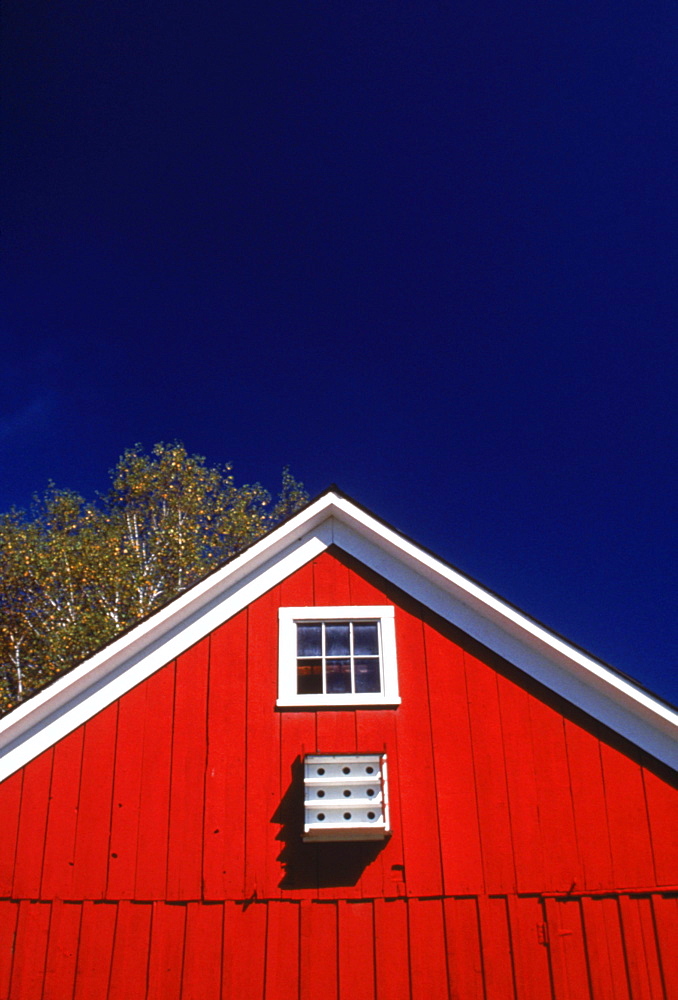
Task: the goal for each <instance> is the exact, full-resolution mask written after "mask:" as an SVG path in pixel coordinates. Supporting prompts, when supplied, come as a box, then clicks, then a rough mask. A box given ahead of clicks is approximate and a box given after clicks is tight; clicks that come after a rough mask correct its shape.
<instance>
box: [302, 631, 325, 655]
mask: <svg viewBox="0 0 678 1000" xmlns="http://www.w3.org/2000/svg"><path fill="white" fill-rule="evenodd" d="M322 628H323V627H322V625H297V656H321V655H322Z"/></svg>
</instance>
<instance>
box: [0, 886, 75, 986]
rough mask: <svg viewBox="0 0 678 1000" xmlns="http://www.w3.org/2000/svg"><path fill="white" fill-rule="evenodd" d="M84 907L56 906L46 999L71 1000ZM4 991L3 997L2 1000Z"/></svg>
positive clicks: (47, 963)
mask: <svg viewBox="0 0 678 1000" xmlns="http://www.w3.org/2000/svg"><path fill="white" fill-rule="evenodd" d="M81 915H82V903H64V902H62V901H61V900H59V899H55V900H54V901H53V902H52V919H51V920H50V925H49V944H48V946H47V962H46V966H45V985H44V997H45V998H46V1000H47V998H51V997H54V998H58V1000H71V998H72V996H73V990H74V989H75V968H76V962H77V958H78V943H79V940H80V918H81ZM2 995H3V994H2V992H1V991H0V996H2Z"/></svg>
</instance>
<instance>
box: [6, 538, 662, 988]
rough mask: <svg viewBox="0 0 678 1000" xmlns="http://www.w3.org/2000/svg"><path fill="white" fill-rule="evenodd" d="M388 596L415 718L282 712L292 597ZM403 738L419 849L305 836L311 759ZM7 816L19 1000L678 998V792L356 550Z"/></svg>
mask: <svg viewBox="0 0 678 1000" xmlns="http://www.w3.org/2000/svg"><path fill="white" fill-rule="evenodd" d="M381 603H395V605H396V636H397V645H398V661H399V679H400V687H401V696H402V704H401V706H400V707H399V708H398V709H395V710H394V709H378V710H377V709H374V710H372V709H359V710H341V711H333V710H285V711H279V710H276V708H275V700H276V688H277V609H278V607H279V606H281V605H283V606H284V605H293V606H296V605H306V604H308V605H313V604H316V605H332V604H338V605H344V604H381ZM382 749H385V750H386V751H387V753H388V757H389V785H390V794H391V812H392V826H393V836H392V837H391V838H390V839H389V840H388V841H387V842H386V843H383V844H382V843H363V844H360V843H353V844H341V843H335V844H316V845H305V844H302V843H301V841H300V838H299V833H300V827H301V819H302V797H301V785H300V782H299V777H300V775H299V769H300V761H301V757H302V756H303V754H304V753H312V752H319V753H330V752H367V751H373V750H382ZM0 817H1V818H2V826H1V828H0V1000H5V998H6V997H12V998H15V997H16V998H21V1000H28V998H32V997H35V998H40V997H44V998H45V1000H46V998H47V997H52V998H62V997H64V998H66V997H67V998H69V1000H70V998H71V997H75V998H76V1000H78V998H81V997H82V998H88V997H91V996H97V997H99V996H101V997H103V998H105V997H111V998H114V997H117V996H125V997H126V998H128V1000H135V998H136V997H149V998H150V997H161V996H162V997H172V996H177V997H178V996H180V995H181V997H182V998H183V1000H187V998H191V997H196V998H198V997H199V998H201V1000H203V998H204V1000H210V998H212V997H223V998H224V1000H226V998H230V997H234V996H242V997H248V998H250V997H251V998H253V1000H258V998H259V997H261V998H262V1000H266V998H271V1000H273V998H275V1000H279V998H284V997H288V996H289V997H295V998H297V997H299V998H308V1000H312V998H315V997H317V996H327V997H336V998H338V1000H340V998H343V997H345V998H350V1000H361V998H362V997H364V998H365V1000H368V998H369V1000H371V998H373V997H374V998H378V1000H382V998H389V997H394V998H398V1000H401V998H403V997H417V998H418V997H421V998H422V1000H435V998H436V997H459V998H464V1000H465V998H472V997H485V998H486V1000H493V998H501V1000H504V998H514V997H515V998H516V1000H522V998H532V997H534V998H535V1000H543V998H551V997H552V998H554V1000H560V998H561V997H562V998H567V997H570V998H573V1000H575V998H576V1000H586V998H588V997H594V998H596V1000H597V998H599V997H608V996H609V997H614V998H615V1000H617V998H625V997H629V998H635V997H642V998H645V997H649V998H655V997H656V998H661V1000H669V998H670V997H672V996H677V995H678V982H676V981H675V975H676V973H675V968H676V966H675V954H676V952H677V951H678V939H677V938H676V927H677V926H678V921H676V916H677V915H678V914H677V911H676V907H677V906H678V901H677V898H676V889H678V871H677V869H676V844H675V830H676V829H678V793H677V792H676V788H675V785H674V786H672V785H670V784H669V783H668V779H667V776H666V774H665V773H664V772H662V771H660V770H659V769H658V767H657V766H656V765H654V764H653V763H652V762H651V761H649V760H648V759H647V758H645V757H643V755H642V754H641V753H640V752H638V751H633V750H631V749H630V748H628V747H626V746H625V745H623V744H622V743H621V741H619V740H617V739H615V738H614V737H612V736H611V735H610V734H609V733H606V732H603V731H602V730H601V729H600V727H597V726H596V724H595V723H592V722H590V721H587V720H586V719H584V718H583V717H582V716H581V714H578V713H576V712H575V711H574V710H571V709H568V708H567V706H564V705H562V704H561V703H560V702H559V701H558V699H557V698H555V697H554V696H552V695H548V694H547V693H546V692H543V691H541V690H539V689H538V688H537V686H536V685H535V684H534V683H533V682H529V681H528V680H526V679H525V678H523V677H522V676H521V675H519V674H518V672H517V671H515V670H514V669H513V668H511V667H510V666H509V665H507V664H504V663H501V662H499V661H496V660H495V659H494V658H493V657H492V656H491V655H490V654H489V653H487V652H486V651H484V650H482V649H481V648H480V647H478V646H477V644H474V643H472V642H470V641H469V640H467V639H465V638H464V637H463V636H461V635H459V634H457V633H456V632H455V630H454V629H452V628H451V627H449V626H445V625H443V624H442V623H440V622H439V621H437V620H436V619H434V618H433V617H432V616H431V615H429V614H427V613H426V612H424V611H423V610H422V609H421V608H419V607H418V606H417V605H415V604H414V603H413V602H412V601H410V600H409V599H407V598H405V597H404V596H403V595H401V594H400V593H399V592H397V591H395V590H393V589H392V588H391V587H390V586H389V585H388V584H385V583H384V582H383V581H380V580H379V579H378V578H376V577H374V576H373V575H372V574H370V573H368V572H365V571H364V570H362V569H360V567H357V566H356V565H354V564H353V563H352V562H351V561H350V560H349V559H347V558H345V557H343V556H341V555H340V554H338V553H334V554H332V553H325V554H324V555H323V556H321V557H320V558H318V559H317V560H316V561H315V562H314V563H312V564H309V565H308V566H306V567H304V568H303V569H302V570H300V571H299V572H298V573H296V574H295V575H294V576H293V577H291V578H289V579H288V580H286V581H285V582H284V583H283V584H282V585H280V586H279V587H276V588H275V589H273V590H271V591H270V592H269V593H267V594H265V595H264V596H263V597H261V598H260V599H259V600H258V601H256V602H255V603H254V604H252V605H251V606H250V607H249V608H248V609H246V610H244V611H243V612H242V613H240V614H239V615H237V616H236V617H235V618H233V619H232V620H231V621H229V622H227V623H226V624H224V625H223V626H222V627H221V628H219V629H217V630H216V631H215V632H214V633H213V634H212V635H211V636H209V637H207V638H206V639H204V640H203V641H202V642H200V643H199V644H198V645H196V646H194V647H193V648H192V649H190V650H188V651H187V652H186V653H184V654H183V655H182V656H180V657H179V658H178V659H177V660H176V661H175V662H172V663H169V664H168V665H167V666H165V667H164V668H163V669H161V670H159V671H158V672H157V673H156V674H154V675H153V676H152V677H150V678H149V679H148V680H147V681H145V682H143V683H142V684H140V685H139V686H138V687H136V688H135V689H133V690H132V691H130V692H129V693H127V694H126V695H125V696H124V697H123V698H121V699H120V700H119V701H118V702H117V703H115V704H113V705H111V706H109V707H108V708H107V709H105V710H104V711H103V712H101V713H100V714H99V715H97V716H95V717H94V718H92V719H91V720H89V721H88V722H87V723H86V724H85V725H84V726H82V727H80V728H79V729H78V730H76V731H74V732H73V733H71V734H70V735H68V736H67V737H65V738H64V739H62V740H61V741H60V742H59V743H58V744H56V745H55V746H54V747H53V748H52V749H50V750H48V751H47V752H45V753H44V754H42V755H41V756H40V757H38V758H36V759H35V760H34V761H32V762H31V763H30V764H28V765H27V766H26V767H24V768H23V769H22V770H21V771H20V772H18V773H16V774H14V775H13V776H12V777H10V778H8V779H7V780H6V781H4V782H3V783H2V784H0ZM671 890H673V891H671ZM78 942H79V944H78ZM662 955H664V956H665V957H664V959H663V960H662V957H661V956H662ZM667 956H671V958H670V959H669V958H668V957H667ZM672 976H673V978H671V977H672ZM107 991H108V992H107ZM181 991H183V992H181ZM375 991H376V992H375Z"/></svg>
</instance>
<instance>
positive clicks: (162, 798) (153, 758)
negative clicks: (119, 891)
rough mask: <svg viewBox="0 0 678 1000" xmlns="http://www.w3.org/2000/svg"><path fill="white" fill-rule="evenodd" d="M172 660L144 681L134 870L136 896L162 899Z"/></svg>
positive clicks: (167, 813) (170, 738) (170, 749)
mask: <svg viewBox="0 0 678 1000" xmlns="http://www.w3.org/2000/svg"><path fill="white" fill-rule="evenodd" d="M174 674H175V664H174V662H172V663H169V664H167V666H165V667H162V668H161V669H160V670H158V671H156V673H154V674H153V675H152V676H151V677H149V678H148V680H147V681H145V682H144V685H143V687H144V690H145V693H146V709H145V721H144V731H143V754H142V758H141V794H140V800H139V825H138V831H137V860H136V873H135V893H134V894H135V897H136V899H147V900H153V899H164V898H165V893H166V888H167V842H168V836H169V801H170V774H171V768H172V727H173V719H174Z"/></svg>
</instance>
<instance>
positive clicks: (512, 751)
mask: <svg viewBox="0 0 678 1000" xmlns="http://www.w3.org/2000/svg"><path fill="white" fill-rule="evenodd" d="M497 691H498V695H499V711H500V716H501V738H502V743H503V747H504V765H505V768H506V785H507V788H508V803H509V815H510V817H511V841H512V843H513V857H514V864H515V871H516V886H517V889H518V892H539V891H540V889H541V888H542V886H543V885H544V852H543V849H542V839H541V828H540V825H539V817H540V807H541V802H540V801H539V795H538V792H537V779H536V776H535V766H534V753H533V748H532V739H531V734H530V709H529V701H530V696H529V695H528V694H527V692H526V691H524V690H523V689H522V688H521V687H519V686H518V685H517V684H514V683H513V682H512V681H510V680H507V678H506V677H503V676H502V675H501V674H497ZM496 764H497V766H501V765H500V761H499V759H498V760H497V762H496Z"/></svg>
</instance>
